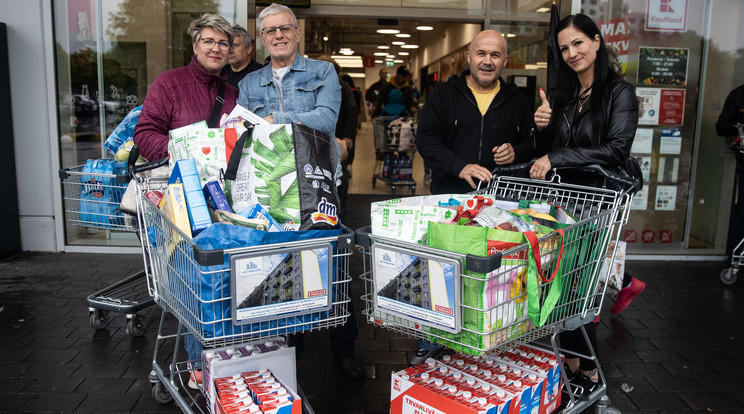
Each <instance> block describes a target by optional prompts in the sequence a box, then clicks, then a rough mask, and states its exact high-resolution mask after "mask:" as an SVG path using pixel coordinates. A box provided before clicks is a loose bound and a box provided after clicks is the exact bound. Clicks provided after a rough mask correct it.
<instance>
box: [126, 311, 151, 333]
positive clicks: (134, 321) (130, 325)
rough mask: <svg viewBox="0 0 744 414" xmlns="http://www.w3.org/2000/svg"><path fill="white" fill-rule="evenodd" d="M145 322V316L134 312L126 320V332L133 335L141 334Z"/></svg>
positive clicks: (143, 331) (143, 330)
mask: <svg viewBox="0 0 744 414" xmlns="http://www.w3.org/2000/svg"><path fill="white" fill-rule="evenodd" d="M127 316H129V315H127ZM146 324H147V320H146V319H145V317H144V316H142V315H140V314H138V313H135V314H134V315H132V317H130V318H128V320H127V333H128V334H129V335H132V336H134V337H138V336H142V334H144V333H145V325H146Z"/></svg>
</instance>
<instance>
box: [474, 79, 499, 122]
mask: <svg viewBox="0 0 744 414" xmlns="http://www.w3.org/2000/svg"><path fill="white" fill-rule="evenodd" d="M468 88H470V90H471V91H472V92H473V96H475V102H477V103H478V110H479V111H480V113H481V115H485V114H486V111H487V110H488V107H489V106H491V101H493V98H495V97H496V95H498V93H499V91H500V90H501V82H496V87H495V88H493V89H491V90H490V91H488V92H478V91H476V90H475V89H473V87H472V86H470V85H468Z"/></svg>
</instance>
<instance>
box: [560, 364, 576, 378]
mask: <svg viewBox="0 0 744 414" xmlns="http://www.w3.org/2000/svg"><path fill="white" fill-rule="evenodd" d="M563 370H565V371H566V377H567V378H568V382H571V381H573V379H574V378H576V376H577V375H579V371H578V370H576V371H571V368H569V367H568V365H566V364H563Z"/></svg>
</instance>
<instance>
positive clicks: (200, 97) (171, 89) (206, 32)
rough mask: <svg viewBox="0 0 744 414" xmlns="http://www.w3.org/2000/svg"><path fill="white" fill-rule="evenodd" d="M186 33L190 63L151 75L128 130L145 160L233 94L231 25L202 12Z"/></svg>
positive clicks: (194, 377) (196, 380)
mask: <svg viewBox="0 0 744 414" xmlns="http://www.w3.org/2000/svg"><path fill="white" fill-rule="evenodd" d="M188 33H189V36H191V43H192V47H193V50H194V56H193V57H192V58H191V62H189V64H188V65H186V66H184V67H180V68H176V69H171V70H168V71H166V72H164V73H162V74H161V75H160V76H158V77H157V78H155V81H154V82H153V83H152V86H150V89H149V91H148V92H147V96H146V97H145V101H144V102H143V104H142V110H141V112H140V115H139V120H138V121H137V126H136V127H135V130H134V138H133V139H134V143H135V144H137V146H138V147H139V149H140V154H141V155H142V156H143V157H145V158H146V159H148V160H150V161H156V160H160V159H163V158H166V157H168V131H170V130H171V129H176V128H180V127H182V126H186V125H191V124H193V123H195V122H199V121H208V123H209V125H210V127H212V128H216V127H217V126H218V123H219V119H220V116H221V115H222V114H229V113H230V111H232V110H233V108H234V107H235V102H236V100H237V98H238V90H237V89H236V88H234V87H232V86H230V85H228V84H227V83H226V82H225V81H224V77H225V71H224V67H225V64H226V63H227V56H228V54H229V52H230V45H231V44H232V41H233V32H232V25H230V23H228V21H227V20H225V19H224V18H222V17H220V16H218V15H216V14H203V15H202V16H201V17H199V18H198V19H196V20H194V21H192V22H191V24H190V25H189V28H188ZM220 97H221V98H220ZM218 98H219V99H218ZM220 101H222V102H220ZM184 346H185V347H186V351H187V353H188V356H189V361H191V362H190V364H191V368H192V371H191V375H190V377H189V387H191V388H193V389H198V388H199V387H200V386H201V378H202V375H201V351H202V349H203V346H202V344H201V342H199V341H198V340H197V339H195V338H194V337H193V335H185V336H184Z"/></svg>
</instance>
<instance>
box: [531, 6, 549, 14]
mask: <svg viewBox="0 0 744 414" xmlns="http://www.w3.org/2000/svg"><path fill="white" fill-rule="evenodd" d="M535 11H536V12H537V13H547V12H549V11H550V7H540V8H539V9H537V10H535Z"/></svg>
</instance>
